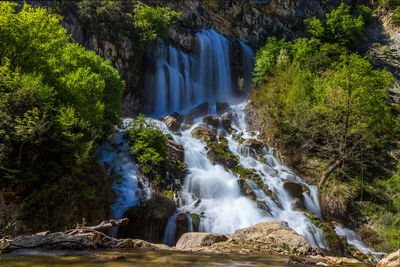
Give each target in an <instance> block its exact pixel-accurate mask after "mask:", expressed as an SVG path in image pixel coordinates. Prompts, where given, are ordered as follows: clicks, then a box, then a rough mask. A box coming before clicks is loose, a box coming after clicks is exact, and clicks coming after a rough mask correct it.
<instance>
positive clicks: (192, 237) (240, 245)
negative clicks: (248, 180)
mask: <svg viewBox="0 0 400 267" xmlns="http://www.w3.org/2000/svg"><path fill="white" fill-rule="evenodd" d="M176 247H177V248H178V249H182V250H189V251H204V252H220V253H239V254H271V253H279V254H289V253H297V254H302V255H317V254H319V253H321V252H320V250H319V249H318V248H315V247H313V246H311V244H310V243H309V242H308V241H307V240H306V239H305V238H304V237H303V236H301V235H299V234H297V233H296V232H294V231H293V230H291V229H290V228H289V227H288V226H287V225H286V224H285V223H283V222H276V221H274V222H264V223H259V224H257V225H255V226H252V227H248V228H244V229H241V230H237V231H236V232H235V233H233V234H232V235H228V236H221V235H217V236H216V235H215V234H210V233H186V234H184V235H183V236H182V237H181V239H179V241H178V243H177V245H176Z"/></svg>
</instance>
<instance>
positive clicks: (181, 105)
mask: <svg viewBox="0 0 400 267" xmlns="http://www.w3.org/2000/svg"><path fill="white" fill-rule="evenodd" d="M229 48H230V41H229V40H228V39H226V38H225V37H224V36H222V35H220V34H218V33H216V32H215V31H213V30H202V31H200V32H198V33H197V34H196V41H195V48H194V54H187V53H184V52H182V51H180V50H178V49H176V48H174V47H173V46H167V45H166V44H164V43H163V42H161V41H159V43H158V44H157V47H156V49H155V50H154V51H153V52H152V53H151V54H150V56H149V57H150V58H151V59H152V61H153V66H152V67H151V68H150V69H149V70H148V71H147V77H146V81H145V88H146V90H145V91H146V93H147V94H146V102H147V109H148V111H149V113H150V114H153V115H154V116H160V115H165V114H169V113H172V112H178V111H179V112H184V111H185V110H187V109H189V108H190V107H193V106H194V105H197V104H200V103H203V102H209V103H210V104H212V103H215V102H217V101H221V100H228V99H231V98H232V96H233V86H232V78H231V65H230V55H229Z"/></svg>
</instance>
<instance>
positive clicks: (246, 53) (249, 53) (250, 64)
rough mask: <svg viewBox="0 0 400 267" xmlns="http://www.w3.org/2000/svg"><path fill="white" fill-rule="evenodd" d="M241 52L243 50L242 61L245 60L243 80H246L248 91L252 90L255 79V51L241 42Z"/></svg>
mask: <svg viewBox="0 0 400 267" xmlns="http://www.w3.org/2000/svg"><path fill="white" fill-rule="evenodd" d="M239 43H240V46H241V50H242V60H243V80H244V84H243V86H244V89H245V90H246V91H250V90H251V85H252V82H253V81H252V78H253V69H254V65H255V59H254V53H253V50H252V49H251V48H250V47H249V46H248V45H246V44H245V43H243V42H242V41H239Z"/></svg>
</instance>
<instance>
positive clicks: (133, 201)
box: [95, 120, 152, 219]
mask: <svg viewBox="0 0 400 267" xmlns="http://www.w3.org/2000/svg"><path fill="white" fill-rule="evenodd" d="M128 124H129V120H124V122H123V125H124V127H123V128H122V129H119V128H117V134H116V136H115V137H114V138H113V139H111V140H109V141H108V142H107V143H105V144H103V145H101V146H100V147H99V148H98V149H97V150H96V152H95V155H96V156H97V157H98V158H99V159H100V161H101V163H102V164H103V165H104V166H105V167H106V169H107V170H108V171H109V172H110V173H111V174H112V175H121V176H122V177H121V178H122V179H121V181H120V182H118V183H115V184H114V185H113V189H114V190H115V191H116V192H118V198H117V200H116V201H115V203H114V205H113V206H112V207H111V213H112V217H113V218H115V219H120V218H122V216H123V214H124V212H125V211H126V210H128V209H129V208H130V207H132V206H137V205H139V204H140V199H150V198H151V196H152V190H151V187H150V183H149V181H148V179H146V178H145V177H143V176H142V175H141V174H140V172H139V169H138V165H137V164H136V163H135V161H134V160H133V159H132V156H131V155H130V153H129V147H128V145H127V144H126V142H125V140H124V139H123V135H124V130H125V129H126V127H127V126H128ZM139 184H141V188H139Z"/></svg>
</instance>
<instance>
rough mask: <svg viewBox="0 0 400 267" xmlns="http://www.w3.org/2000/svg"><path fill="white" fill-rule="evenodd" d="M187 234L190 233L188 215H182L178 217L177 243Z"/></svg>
mask: <svg viewBox="0 0 400 267" xmlns="http://www.w3.org/2000/svg"><path fill="white" fill-rule="evenodd" d="M187 232H189V224H188V214H187V213H181V214H179V215H178V217H176V229H175V241H176V240H179V238H180V237H181V236H182V235H184V234H185V233H187Z"/></svg>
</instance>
